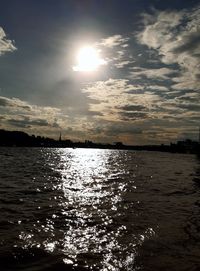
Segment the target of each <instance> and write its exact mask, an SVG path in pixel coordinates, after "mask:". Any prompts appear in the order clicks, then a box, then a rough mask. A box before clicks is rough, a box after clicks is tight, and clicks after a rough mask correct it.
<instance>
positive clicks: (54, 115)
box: [0, 96, 64, 128]
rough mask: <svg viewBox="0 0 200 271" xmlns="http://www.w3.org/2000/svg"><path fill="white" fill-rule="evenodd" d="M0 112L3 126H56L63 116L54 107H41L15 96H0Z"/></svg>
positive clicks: (58, 125)
mask: <svg viewBox="0 0 200 271" xmlns="http://www.w3.org/2000/svg"><path fill="white" fill-rule="evenodd" d="M0 113H1V119H2V120H3V122H4V126H9V127H11V128H12V127H13V128H14V127H21V128H33V127H47V126H48V127H49V128H53V127H54V128H58V127H60V124H61V123H62V119H63V117H64V116H62V115H61V112H60V109H58V108H55V107H47V106H46V107H41V106H37V105H32V104H29V103H28V102H26V101H22V100H20V99H17V98H7V97H3V96H0Z"/></svg>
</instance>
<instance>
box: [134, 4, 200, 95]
mask: <svg viewBox="0 0 200 271" xmlns="http://www.w3.org/2000/svg"><path fill="white" fill-rule="evenodd" d="M143 23H144V29H143V30H142V31H140V32H139V33H137V35H136V38H137V40H138V42H139V43H140V44H142V45H146V46H147V47H148V48H149V49H154V50H155V51H157V53H158V55H159V58H160V60H161V62H162V63H163V64H166V65H177V68H179V70H180V74H179V75H178V76H177V77H174V78H173V86H172V88H174V89H178V90H179V89H180V90H182V89H192V90H199V88H200V80H199V74H200V72H199V68H200V64H199V63H200V54H199V52H200V7H199V6H197V7H196V8H193V9H190V10H181V11H161V12H160V11H155V12H154V14H152V15H148V16H147V15H144V20H143Z"/></svg>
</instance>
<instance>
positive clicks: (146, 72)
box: [130, 67, 176, 80]
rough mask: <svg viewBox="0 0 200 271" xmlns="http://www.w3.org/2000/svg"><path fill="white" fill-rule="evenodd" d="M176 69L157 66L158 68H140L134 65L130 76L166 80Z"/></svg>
mask: <svg viewBox="0 0 200 271" xmlns="http://www.w3.org/2000/svg"><path fill="white" fill-rule="evenodd" d="M175 72H176V71H175V70H173V69H169V68H158V69H149V68H146V69H145V68H140V67H135V68H133V69H132V71H131V72H130V78H138V79H140V78H141V76H145V77H146V78H149V79H157V80H167V79H170V77H169V76H170V75H171V74H173V73H175Z"/></svg>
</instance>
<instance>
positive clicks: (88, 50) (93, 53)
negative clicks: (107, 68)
mask: <svg viewBox="0 0 200 271" xmlns="http://www.w3.org/2000/svg"><path fill="white" fill-rule="evenodd" d="M105 64H106V61H105V60H103V59H101V58H100V56H99V51H98V50H97V49H95V48H93V47H91V46H86V47H82V48H81V49H80V50H79V52H78V55H77V65H76V66H74V67H73V70H74V71H83V72H90V71H96V70H97V69H98V67H99V66H101V65H105Z"/></svg>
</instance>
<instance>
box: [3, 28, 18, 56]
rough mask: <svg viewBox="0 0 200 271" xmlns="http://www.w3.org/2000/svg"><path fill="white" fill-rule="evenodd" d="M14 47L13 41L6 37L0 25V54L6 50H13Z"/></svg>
mask: <svg viewBox="0 0 200 271" xmlns="http://www.w3.org/2000/svg"><path fill="white" fill-rule="evenodd" d="M16 49H17V48H16V47H15V46H14V44H13V41H12V40H9V39H8V38H7V37H6V33H5V32H4V30H3V28H2V27H0V55H3V54H5V53H6V52H13V51H15V50H16Z"/></svg>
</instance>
